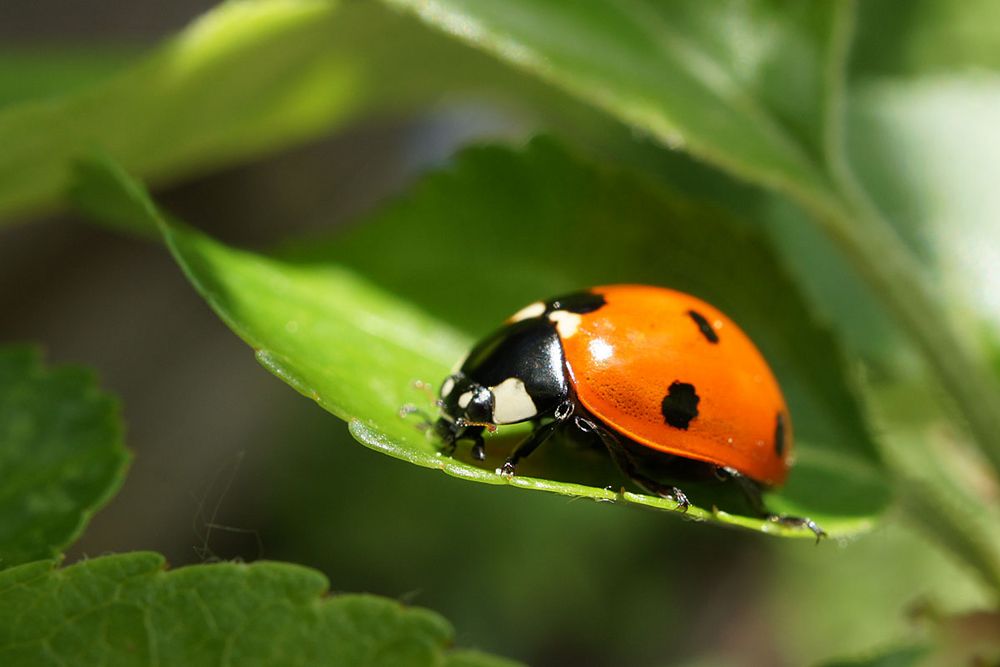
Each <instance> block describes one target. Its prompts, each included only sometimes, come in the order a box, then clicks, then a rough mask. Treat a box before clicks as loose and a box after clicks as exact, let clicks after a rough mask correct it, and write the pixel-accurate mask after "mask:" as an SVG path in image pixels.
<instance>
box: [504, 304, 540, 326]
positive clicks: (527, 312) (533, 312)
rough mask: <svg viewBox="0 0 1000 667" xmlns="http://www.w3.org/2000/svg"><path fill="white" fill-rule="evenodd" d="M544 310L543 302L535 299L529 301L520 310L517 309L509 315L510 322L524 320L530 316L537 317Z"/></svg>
mask: <svg viewBox="0 0 1000 667" xmlns="http://www.w3.org/2000/svg"><path fill="white" fill-rule="evenodd" d="M544 312H545V304H544V303H542V302H541V301H536V302H534V303H530V304H528V305H527V306H525V307H524V308H522V309H521V310H519V311H517V312H516V313H514V314H513V315H511V316H510V321H511V322H520V321H521V320H526V319H528V318H530V317H538V316H539V315H541V314H542V313H544Z"/></svg>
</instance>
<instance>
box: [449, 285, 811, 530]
mask: <svg viewBox="0 0 1000 667" xmlns="http://www.w3.org/2000/svg"><path fill="white" fill-rule="evenodd" d="M437 405H438V407H439V408H440V417H439V418H438V419H437V420H436V421H435V422H434V423H433V429H434V432H435V433H436V434H437V435H438V436H439V437H440V438H441V439H442V440H443V441H444V443H445V447H444V451H445V452H446V453H447V454H448V455H451V454H452V453H453V452H454V451H455V447H456V444H457V442H458V441H460V440H469V441H471V442H472V455H473V457H474V458H475V459H477V460H480V461H481V460H483V459H484V458H485V456H486V454H485V442H484V439H483V430H484V429H486V430H490V431H493V430H495V429H496V427H497V426H499V425H506V424H517V423H519V422H526V421H530V422H531V423H532V424H533V425H534V428H533V430H532V431H531V433H530V434H529V435H528V436H527V437H526V438H525V439H524V441H523V442H521V443H520V444H519V445H518V446H517V447H516V448H515V449H514V451H513V453H512V454H511V455H510V456H509V457H508V458H507V460H506V461H505V462H504V464H503V466H502V467H501V469H500V471H499V472H500V473H501V474H503V475H505V476H512V475H514V474H515V472H516V469H517V464H518V462H519V461H521V460H522V459H523V458H525V457H526V456H528V455H529V454H531V453H532V452H533V451H534V450H535V449H536V448H538V447H539V446H540V445H541V444H542V443H544V442H545V441H546V440H547V439H548V438H549V437H550V436H552V435H553V434H554V433H556V432H563V433H565V434H568V435H569V436H570V437H575V438H577V439H581V438H582V439H589V440H591V441H595V442H598V443H600V445H603V447H604V448H606V449H607V451H608V453H609V454H610V456H611V458H612V459H613V460H614V462H615V463H616V464H617V466H618V467H619V468H620V469H621V470H622V472H623V473H624V474H625V475H626V476H627V477H629V478H630V479H631V480H632V481H634V482H635V483H636V484H638V485H639V486H640V487H642V488H643V489H645V490H646V491H648V492H651V493H654V494H657V495H660V496H663V497H667V498H671V499H673V500H674V501H675V502H676V503H677V505H678V509H680V510H681V511H685V510H687V508H688V505H689V501H688V499H687V496H686V495H685V494H684V492H683V491H681V489H679V488H678V487H676V486H672V485H669V484H664V483H661V482H660V481H657V479H655V478H654V477H656V476H657V475H651V474H650V473H649V472H648V470H650V469H657V470H659V471H661V472H662V471H666V472H667V475H668V476H669V477H671V478H673V479H677V478H680V477H690V476H692V475H694V476H698V477H702V476H704V477H707V476H714V477H717V478H719V479H722V480H724V481H731V482H734V483H736V484H738V485H739V486H740V488H741V489H742V491H743V492H744V494H745V495H746V497H747V498H748V500H749V501H750V503H751V506H752V507H753V508H754V510H755V511H756V512H757V513H758V514H760V515H761V516H762V517H766V518H768V519H771V520H773V521H775V522H778V523H781V524H784V525H790V526H805V527H807V528H809V529H810V530H812V531H813V532H814V533H815V534H816V536H817V539H819V537H820V536H822V535H824V534H825V533H823V531H822V530H821V529H820V528H819V526H817V525H816V523H815V522H813V521H811V520H810V519H806V518H799V517H789V516H779V515H775V514H772V513H770V512H768V511H767V510H766V509H765V507H764V504H763V502H762V499H761V493H762V491H763V490H764V489H765V488H770V487H775V486H780V485H781V484H782V483H783V482H784V481H785V478H786V477H787V475H788V470H789V466H790V465H791V458H792V422H791V417H790V416H789V413H788V406H787V405H786V404H785V399H784V397H783V396H782V393H781V389H780V388H779V386H778V382H777V380H776V379H775V377H774V374H773V373H772V372H771V369H770V368H769V367H768V364H767V362H766V361H765V360H764V357H763V356H762V355H761V353H760V352H759V351H758V350H757V348H756V346H755V345H754V344H753V342H751V340H750V338H749V337H747V335H746V334H745V333H743V331H742V330H740V328H739V327H738V326H736V324H735V323H733V321H732V320H730V319H729V318H728V317H726V316H725V315H724V314H723V313H721V312H720V311H719V310H718V309H716V308H715V307H713V306H711V305H709V304H708V303H706V302H704V301H702V300H701V299H698V298H696V297H693V296H691V295H689V294H684V293H683V292H678V291H675V290H671V289H665V288H662V287H652V286H646V285H608V286H603V287H594V288H592V289H588V290H585V291H582V292H577V293H574V294H569V295H566V296H560V297H557V298H554V299H550V300H548V301H536V302H535V303H532V304H530V305H528V306H525V307H524V308H522V309H521V310H519V311H518V312H517V313H515V314H514V315H513V316H511V317H510V318H509V319H508V320H507V321H506V322H505V323H504V325H503V326H502V327H501V328H500V329H498V330H497V331H495V332H493V333H492V334H490V335H489V336H487V337H486V338H484V339H482V340H481V341H480V342H479V343H478V344H476V345H475V346H474V347H473V348H472V350H471V351H470V352H469V354H468V356H466V358H465V359H464V360H463V361H462V362H461V363H460V364H459V366H458V367H457V370H455V372H453V373H452V374H451V375H449V376H448V377H447V378H445V380H444V381H443V382H442V384H441V388H440V392H439V397H438V399H437Z"/></svg>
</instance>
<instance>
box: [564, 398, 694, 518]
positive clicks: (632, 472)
mask: <svg viewBox="0 0 1000 667" xmlns="http://www.w3.org/2000/svg"><path fill="white" fill-rule="evenodd" d="M575 421H576V427H577V428H578V429H580V430H581V431H583V432H584V433H596V434H597V437H599V438H600V439H601V442H603V443H604V446H605V448H607V450H608V454H610V455H611V459H612V460H613V461H614V462H615V465H617V466H618V468H619V469H620V470H621V471H622V472H623V473H625V476H626V477H628V478H629V479H631V480H632V481H633V482H635V483H636V484H638V485H639V486H640V487H641V488H643V489H645V490H646V491H648V492H649V493H652V494H655V495H657V496H660V497H662V498H669V499H670V500H673V501H674V502H675V503H677V509H678V510H680V511H681V512H687V511H688V507H690V506H691V501H689V500H688V497H687V495H686V494H685V493H684V492H683V491H681V490H680V489H679V488H677V487H676V486H670V485H669V484H661V483H660V482H657V481H656V480H654V479H650V478H649V477H647V476H646V475H643V474H642V473H641V472H639V466H638V465H636V462H635V460H634V459H633V458H632V456H631V455H630V454H629V453H628V451H627V450H626V449H625V448H624V447H623V446H622V443H621V441H619V440H618V437H617V436H616V435H615V434H614V433H612V432H611V431H609V430H607V429H606V428H602V427H601V426H599V425H598V424H596V423H594V422H593V421H591V420H589V419H585V418H583V417H577V418H576V420H575Z"/></svg>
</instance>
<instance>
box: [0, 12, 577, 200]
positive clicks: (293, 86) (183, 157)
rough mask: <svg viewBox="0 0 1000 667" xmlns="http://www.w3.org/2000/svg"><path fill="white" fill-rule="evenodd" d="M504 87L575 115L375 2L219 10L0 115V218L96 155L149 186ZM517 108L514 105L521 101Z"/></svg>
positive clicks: (564, 101) (539, 88)
mask: <svg viewBox="0 0 1000 667" xmlns="http://www.w3.org/2000/svg"><path fill="white" fill-rule="evenodd" d="M513 91H516V93H517V94H518V95H520V96H521V97H522V98H524V99H531V100H535V101H539V100H540V102H538V103H537V104H536V105H535V107H534V108H535V110H536V111H537V112H538V113H539V114H540V115H547V114H551V115H558V118H559V123H560V124H562V125H563V126H567V125H568V126H572V125H574V124H586V123H592V122H593V116H594V115H595V114H593V113H592V112H591V111H590V110H589V109H587V108H586V107H585V106H584V105H580V104H577V103H575V101H573V102H570V101H569V99H568V98H567V97H566V96H562V95H559V94H558V93H554V92H553V91H552V89H551V88H550V87H548V86H546V85H544V84H542V83H539V82H536V81H534V80H532V79H530V78H529V77H525V76H523V75H522V74H521V73H520V72H518V71H516V70H513V69H511V68H509V67H506V66H505V65H503V64H500V63H497V62H495V61H494V60H493V59H492V58H490V57H489V56H488V55H486V54H482V53H480V52H478V51H476V50H475V49H471V48H468V47H466V46H464V45H461V44H457V43H455V42H453V41H451V40H448V39H442V38H441V36H440V35H438V34H437V33H436V32H434V31H431V30H429V29H427V28H426V27H425V26H423V25H422V24H421V23H420V22H419V21H418V20H416V19H414V18H412V17H409V16H403V15H399V13H398V12H394V11H392V10H391V9H388V8H386V7H383V6H381V5H379V4H377V3H366V2H348V3H344V4H343V5H342V6H341V5H340V3H338V2H336V0H244V1H242V2H229V3H223V4H222V5H220V6H219V7H218V8H216V9H214V10H212V11H211V12H209V13H207V14H206V15H204V16H203V17H202V18H201V19H199V20H198V21H197V22H195V23H193V24H192V25H191V26H190V27H188V28H187V29H186V30H185V31H183V32H181V33H180V34H179V35H178V36H177V37H175V38H174V39H172V40H170V41H168V42H167V43H165V44H164V45H163V46H161V47H160V48H158V49H157V50H156V51H154V52H153V53H151V54H150V55H149V56H148V57H146V58H144V59H142V60H141V61H140V62H138V63H136V64H134V65H132V66H130V67H128V68H127V69H125V70H124V71H122V72H121V73H120V74H119V75H117V76H114V77H112V78H111V79H109V80H108V81H106V82H102V83H100V84H99V85H95V86H92V87H89V88H86V89H84V90H81V91H79V92H76V93H73V94H69V95H61V96H56V97H53V98H51V99H45V100H41V101H27V102H25V103H23V104H11V105H8V106H7V107H5V108H2V109H0V145H3V146H4V150H3V151H0V218H9V217H11V216H15V215H18V214H24V213H30V212H33V211H36V210H38V209H42V208H45V207H49V206H52V205H54V204H56V203H59V202H60V198H61V197H62V196H63V195H64V191H65V187H66V186H67V185H68V184H69V183H70V173H71V170H72V165H73V164H74V163H76V162H77V161H78V160H80V159H82V158H86V157H87V156H89V155H92V154H93V153H95V152H98V153H104V154H107V155H110V156H112V157H114V158H115V159H116V160H118V161H119V162H121V163H122V164H123V165H124V166H125V167H126V168H127V169H128V170H129V171H130V172H131V173H136V174H139V175H141V176H143V177H144V178H147V179H150V180H152V181H155V182H157V183H160V182H164V181H168V180H176V179H178V178H182V177H185V176H190V175H192V174H195V173H199V172H204V171H206V170H210V169H213V168H217V167H220V166H224V165H228V164H231V163H233V162H237V161H240V160H245V159H247V158H249V157H253V156H256V155H259V154H261V153H264V152H267V151H273V150H278V149H280V148H283V147H286V146H288V145H290V144H293V143H295V142H298V141H302V140H305V139H308V138H310V137H314V136H316V135H318V134H321V133H323V132H327V131H330V130H331V129H333V128H335V127H337V126H339V125H342V124H344V123H347V122H349V121H351V120H353V119H356V118H358V117H359V116H361V115H363V114H366V117H368V118H371V117H372V116H385V115H391V114H396V113H413V112H414V111H416V110H420V109H425V108H428V107H435V106H436V105H440V103H441V101H442V100H443V99H448V100H454V99H456V97H459V96H461V99H470V98H475V99H482V98H484V97H486V98H489V99H497V98H499V97H503V98H505V99H506V101H507V103H510V102H511V101H512V100H511V98H512V97H516V96H512V95H511V93H512V92H513ZM522 108H523V105H522Z"/></svg>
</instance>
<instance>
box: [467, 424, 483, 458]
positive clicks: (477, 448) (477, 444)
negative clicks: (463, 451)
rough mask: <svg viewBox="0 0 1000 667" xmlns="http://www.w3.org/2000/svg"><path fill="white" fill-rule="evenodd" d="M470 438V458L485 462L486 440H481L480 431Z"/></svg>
mask: <svg viewBox="0 0 1000 667" xmlns="http://www.w3.org/2000/svg"><path fill="white" fill-rule="evenodd" d="M470 437H471V438H472V458H474V459H476V460H477V461H485V460H486V440H484V439H483V434H482V431H480V432H479V433H476V434H475V435H473V436H470Z"/></svg>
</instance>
